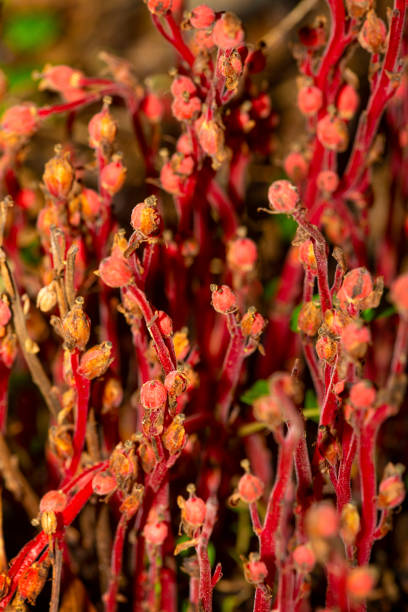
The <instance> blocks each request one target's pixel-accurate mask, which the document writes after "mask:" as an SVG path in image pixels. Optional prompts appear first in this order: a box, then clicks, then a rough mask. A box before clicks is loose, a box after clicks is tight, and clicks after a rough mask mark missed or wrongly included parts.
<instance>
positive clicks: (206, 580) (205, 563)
mask: <svg viewBox="0 0 408 612" xmlns="http://www.w3.org/2000/svg"><path fill="white" fill-rule="evenodd" d="M217 510H218V502H217V499H216V497H210V498H209V499H208V500H207V503H206V515H205V521H204V525H203V527H202V530H201V534H200V537H199V541H198V544H197V546H196V552H197V558H198V566H199V569H200V584H199V600H200V602H201V604H202V606H203V611H204V612H212V591H213V587H212V584H211V565H210V560H209V558H208V542H209V540H210V536H211V534H212V531H213V529H214V525H215V522H216V520H217Z"/></svg>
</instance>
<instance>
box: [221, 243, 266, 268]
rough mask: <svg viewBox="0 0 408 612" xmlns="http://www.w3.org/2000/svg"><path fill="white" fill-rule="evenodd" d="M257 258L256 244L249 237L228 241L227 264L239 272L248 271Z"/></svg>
mask: <svg viewBox="0 0 408 612" xmlns="http://www.w3.org/2000/svg"><path fill="white" fill-rule="evenodd" d="M257 258H258V249H257V247H256V244H255V242H254V241H253V240H251V239H250V238H237V239H236V240H233V241H231V242H229V243H228V247H227V262H228V265H229V266H230V267H231V268H233V269H234V270H237V271H239V272H249V271H250V270H252V269H253V267H254V265H255V263H256V260H257Z"/></svg>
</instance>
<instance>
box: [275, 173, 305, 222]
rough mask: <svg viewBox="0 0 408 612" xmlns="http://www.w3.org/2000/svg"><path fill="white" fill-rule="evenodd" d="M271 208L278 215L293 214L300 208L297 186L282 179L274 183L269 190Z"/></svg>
mask: <svg viewBox="0 0 408 612" xmlns="http://www.w3.org/2000/svg"><path fill="white" fill-rule="evenodd" d="M268 200H269V208H272V209H273V210H274V211H275V212H278V213H289V214H290V213H292V212H294V211H295V210H296V208H297V207H298V206H299V203H300V200H299V193H298V190H297V189H296V187H295V185H293V183H291V182H290V181H286V180H285V179H282V180H280V181H274V182H273V183H272V185H271V186H270V187H269V189H268Z"/></svg>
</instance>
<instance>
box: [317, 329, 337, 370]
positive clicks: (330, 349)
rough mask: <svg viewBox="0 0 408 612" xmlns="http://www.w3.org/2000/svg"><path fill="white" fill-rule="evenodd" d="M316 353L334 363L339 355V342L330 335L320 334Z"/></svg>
mask: <svg viewBox="0 0 408 612" xmlns="http://www.w3.org/2000/svg"><path fill="white" fill-rule="evenodd" d="M316 353H317V355H318V357H319V359H322V360H323V361H327V362H328V363H330V364H331V363H333V362H334V360H335V358H336V355H337V342H336V341H335V340H333V339H332V338H330V336H320V338H319V339H318V340H317V342H316Z"/></svg>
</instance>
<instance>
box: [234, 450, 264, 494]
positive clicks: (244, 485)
mask: <svg viewBox="0 0 408 612" xmlns="http://www.w3.org/2000/svg"><path fill="white" fill-rule="evenodd" d="M241 465H242V467H243V468H244V469H245V470H246V474H244V475H243V476H241V478H240V479H239V482H238V495H239V497H240V498H241V499H242V501H243V502H245V503H247V504H252V503H254V502H256V501H257V500H258V499H259V498H260V497H262V495H263V492H264V488H265V485H264V483H263V482H262V480H260V479H259V478H258V477H257V476H254V475H253V474H251V473H250V472H249V462H248V461H247V460H244V461H241Z"/></svg>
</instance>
